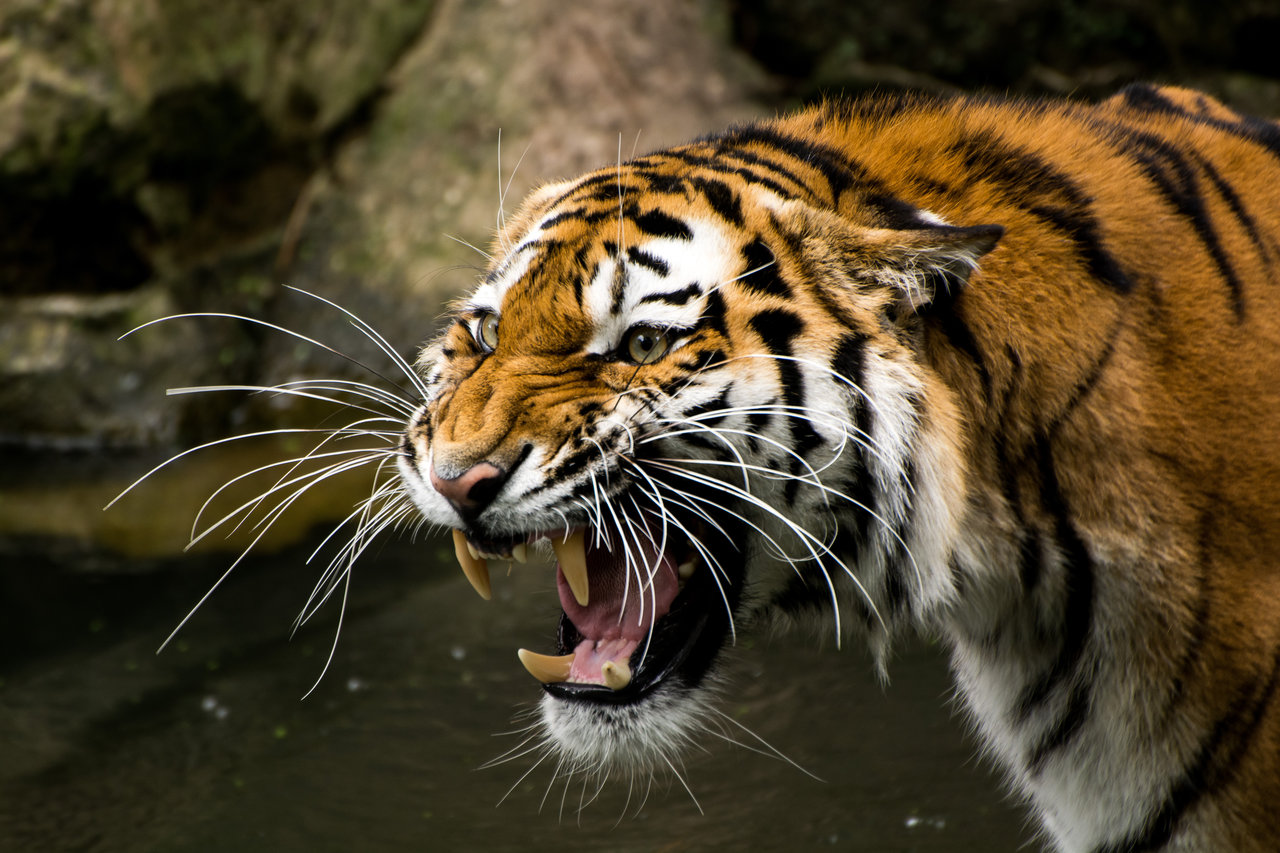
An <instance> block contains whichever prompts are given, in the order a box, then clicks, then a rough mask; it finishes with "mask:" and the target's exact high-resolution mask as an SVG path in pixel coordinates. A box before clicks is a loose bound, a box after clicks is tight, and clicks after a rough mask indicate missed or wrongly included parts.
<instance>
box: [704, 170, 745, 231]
mask: <svg viewBox="0 0 1280 853" xmlns="http://www.w3.org/2000/svg"><path fill="white" fill-rule="evenodd" d="M693 187H694V189H696V190H697V191H698V192H700V193H702V195H703V197H704V198H706V200H707V203H708V204H710V205H711V209H712V210H714V211H715V212H716V213H718V214H719V215H720V218H721V219H723V220H724V221H725V222H728V223H729V224H730V225H734V226H738V227H741V226H742V222H743V220H742V202H741V200H739V198H738V194H737V193H735V192H734V191H733V190H731V189H729V185H728V184H726V183H725V182H723V181H717V180H715V179H714V178H694V179H693Z"/></svg>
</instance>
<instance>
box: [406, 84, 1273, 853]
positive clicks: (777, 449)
mask: <svg viewBox="0 0 1280 853" xmlns="http://www.w3.org/2000/svg"><path fill="white" fill-rule="evenodd" d="M1277 152H1280V129H1277V126H1276V125H1275V124H1273V123H1271V122H1265V121H1261V120H1258V119H1253V118H1250V117H1248V116H1242V115H1239V114H1237V113H1235V112H1233V111H1231V110H1230V109H1228V108H1227V107H1225V106H1223V105H1222V104H1219V103H1217V102H1216V101H1213V100H1211V99H1209V98H1207V97H1205V96H1203V95H1200V94H1198V93H1194V92H1187V91H1184V90H1168V89H1153V88H1149V87H1133V88H1131V89H1128V90H1126V91H1124V92H1122V93H1121V94H1119V95H1117V96H1116V97H1114V98H1112V99H1110V100H1108V101H1105V102H1103V103H1101V104H1098V105H1094V106H1086V105H1080V104H1074V103H1057V102H1028V103H1022V102H1018V103H1011V102H1001V101H996V100H991V99H970V98H948V99H942V100H932V99H919V98H910V97H901V98H888V99H880V100H877V99H869V100H865V101H860V102H854V103H828V104H824V105H821V106H819V107H815V108H813V109H810V110H807V111H802V112H800V113H797V114H796V115H793V116H790V117H787V118H783V119H778V120H775V121H771V122H764V123H761V124H755V125H746V126H743V127H739V128H735V129H731V130H729V131H726V132H725V133H722V134H719V135H715V136H711V137H708V138H706V139H704V140H701V141H699V142H695V143H693V144H690V145H687V146H683V147H678V148H673V149H669V150H666V151H662V152H658V153H656V154H651V155H648V156H645V157H641V158H639V159H637V160H633V161H632V162H630V163H624V164H619V165H617V166H616V167H612V168H607V169H603V170H601V171H599V172H595V173H592V174H588V175H586V176H584V177H582V178H580V179H578V180H574V181H569V182H566V183H560V184H553V185H550V186H547V187H544V188H543V189H541V190H539V191H538V192H536V193H534V194H533V196H532V197H531V198H530V199H529V200H528V201H527V202H526V203H525V205H524V207H523V209H522V211H521V212H520V214H519V215H518V216H517V217H516V218H515V219H514V220H513V221H512V223H511V225H510V227H507V228H505V229H504V230H503V231H502V232H501V233H500V234H499V237H498V240H497V243H496V246H495V251H494V261H493V263H492V265H491V267H490V269H489V270H488V272H487V273H486V274H485V276H484V277H483V280H482V281H481V282H480V284H479V286H478V288H477V289H476V290H475V292H474V293H472V294H471V295H470V296H469V297H467V298H466V299H464V300H463V301H462V302H461V303H460V304H459V305H458V306H457V308H456V311H455V322H454V323H453V324H452V326H451V327H450V328H448V330H447V331H446V332H445V333H444V334H443V336H442V337H441V338H440V339H439V340H437V341H436V342H434V343H433V344H431V345H429V346H428V347H427V348H426V349H425V351H424V352H423V354H422V357H421V360H420V363H419V368H420V371H421V376H422V378H421V385H420V390H421V392H422V398H423V399H422V403H421V406H420V407H419V408H418V409H417V411H416V413H415V414H414V415H413V416H412V417H411V418H410V420H409V423H408V424H407V426H406V428H405V431H404V434H403V437H402V441H401V444H400V447H399V450H398V453H397V456H396V458H397V462H398V465H399V472H400V476H401V480H402V483H403V486H404V491H405V493H407V494H408V495H409V496H410V498H411V499H412V501H413V502H414V504H416V506H417V507H418V509H419V510H420V511H421V513H422V514H423V515H424V516H425V518H426V519H427V520H429V521H431V522H434V523H436V524H439V525H442V526H445V527H448V528H451V529H452V530H453V531H454V534H453V535H454V542H455V545H456V549H457V556H458V560H459V562H460V563H461V565H462V568H463V571H464V573H465V574H466V576H467V578H468V579H469V580H470V582H471V584H472V585H473V586H474V587H475V589H476V590H477V591H478V592H479V593H480V594H481V595H482V596H483V597H485V598H488V597H489V593H490V583H491V582H490V578H489V573H488V562H489V561H491V560H495V559H513V560H516V561H523V560H524V559H526V557H527V555H528V552H529V549H530V548H531V547H536V548H545V549H548V550H549V551H551V552H553V553H554V556H555V559H556V562H557V569H556V581H557V590H558V594H559V603H560V607H561V610H562V614H561V617H560V620H559V624H558V626H557V627H556V630H555V631H554V636H555V641H554V647H547V646H542V645H539V643H538V641H537V640H536V639H532V640H531V642H530V643H529V645H530V646H531V647H532V648H529V649H521V650H520V651H519V657H520V660H521V661H522V663H523V664H524V666H525V667H526V668H527V669H528V670H529V672H530V673H531V674H532V675H533V676H535V677H536V678H537V679H538V681H540V682H541V683H542V685H543V689H544V696H543V699H542V706H541V715H542V723H543V726H544V731H545V739H546V743H547V744H548V745H549V746H550V747H551V748H552V749H554V750H555V751H557V752H558V753H559V758H560V760H559V764H558V766H559V767H561V768H562V769H565V770H567V771H569V772H584V773H588V774H599V775H609V774H614V773H622V774H627V773H633V774H635V773H639V774H645V773H651V772H653V771H654V770H655V769H660V768H662V767H664V766H670V765H671V764H672V762H673V759H674V758H675V757H676V756H675V754H676V753H678V752H679V751H680V750H681V749H682V748H683V747H684V746H685V745H686V744H687V743H689V742H690V741H691V740H692V739H693V738H694V736H695V735H696V733H697V731H698V730H699V728H700V727H701V726H702V722H701V721H702V719H703V718H704V716H705V715H707V714H709V713H710V711H709V709H710V708H711V706H712V701H713V694H714V692H715V691H716V689H717V684H718V683H719V682H720V681H721V679H720V678H719V676H718V673H719V671H720V665H719V659H720V658H721V657H722V651H723V650H724V648H725V647H726V645H727V644H729V643H731V642H732V641H733V640H734V638H735V637H736V636H737V633H738V631H739V630H740V629H741V628H742V627H743V626H744V625H745V624H746V623H748V622H752V621H755V620H757V619H759V618H773V617H775V616H798V617H813V616H815V615H816V616H820V617H824V618H826V619H827V620H828V621H829V622H834V623H835V624H834V627H835V630H836V631H837V632H838V635H839V636H844V635H848V634H856V635H859V636H861V637H862V638H864V639H865V640H866V642H867V643H869V645H870V647H871V649H872V651H873V653H874V654H875V657H876V659H877V661H878V662H879V663H880V664H881V666H883V665H884V661H885V656H886V654H887V650H888V648H889V647H890V645H891V641H892V640H893V639H894V637H895V636H897V635H898V634H900V633H901V632H903V631H904V630H914V631H918V632H923V633H926V634H928V635H930V636H934V637H938V638H940V639H941V641H942V643H943V645H944V647H945V648H946V650H947V652H948V654H949V655H950V663H951V668H952V672H953V674H954V676H955V679H956V684H957V694H958V696H959V698H960V700H961V705H962V708H963V711H964V713H966V714H967V716H968V718H969V720H970V721H971V722H972V724H973V726H974V729H975V731H976V733H977V734H978V736H979V737H980V738H981V740H982V743H983V745H984V748H985V750H986V751H987V753H988V754H989V755H990V756H991V757H992V758H993V759H994V760H995V761H997V762H998V763H999V765H1000V766H1001V767H1002V768H1003V770H1004V771H1005V773H1006V775H1007V778H1008V779H1009V782H1010V785H1011V787H1012V788H1013V789H1014V790H1015V791H1016V792H1017V793H1018V794H1019V795H1020V796H1021V797H1023V798H1024V799H1025V801H1026V802H1027V803H1028V804H1029V806H1030V808H1031V809H1032V810H1033V812H1034V814H1035V815H1036V817H1037V818H1038V820H1039V822H1040V825H1041V827H1042V828H1043V830H1044V832H1045V835H1046V838H1048V839H1049V841H1050V843H1051V844H1053V845H1054V846H1055V847H1056V848H1057V849H1060V850H1071V851H1075V850H1081V851H1086V850H1087V851H1127V850H1165V849H1167V850H1204V849H1232V850H1259V851H1262V850H1274V849H1278V848H1280V821H1277V820H1276V818H1275V812H1274V802H1275V800H1276V799H1277V798H1280V581H1277V577H1280V576H1278V575H1277V573H1276V566H1277V565H1280V500H1277V499H1276V496H1277V495H1280V381H1278V380H1277V377H1280V287H1277V286H1276V281H1278V280H1280V250H1278V249H1277V246H1280V156H1278V154H1277ZM548 629H549V630H548V635H552V633H553V632H552V631H551V630H550V626H548ZM550 645H551V644H548V646H550Z"/></svg>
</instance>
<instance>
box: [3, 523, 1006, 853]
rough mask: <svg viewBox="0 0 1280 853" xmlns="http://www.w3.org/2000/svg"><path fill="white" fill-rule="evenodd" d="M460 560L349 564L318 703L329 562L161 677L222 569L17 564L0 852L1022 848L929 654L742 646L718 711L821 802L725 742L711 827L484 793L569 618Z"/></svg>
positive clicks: (502, 774)
mask: <svg viewBox="0 0 1280 853" xmlns="http://www.w3.org/2000/svg"><path fill="white" fill-rule="evenodd" d="M449 550H450V549H449V547H448V545H447V544H446V543H445V542H443V541H435V540H428V541H419V542H417V543H413V542H410V541H407V540H397V539H395V538H394V537H389V538H388V540H387V541H386V543H385V544H384V545H383V546H382V547H381V548H377V547H375V549H374V552H373V553H370V554H369V555H367V558H366V559H365V560H363V561H362V562H361V563H359V564H358V565H357V567H356V573H355V577H354V580H353V583H352V586H351V599H350V601H349V602H348V606H347V608H346V614H345V618H344V620H343V625H342V634H341V640H340V642H339V644H338V646H337V651H336V653H335V654H334V657H333V661H332V663H331V664H330V666H329V667H328V671H327V674H325V676H324V678H323V680H322V681H321V682H320V684H319V686H318V687H317V688H316V690H315V691H314V692H313V693H311V695H310V696H309V697H307V698H305V699H303V698H302V697H303V695H304V694H306V693H307V691H308V689H309V688H310V687H311V684H312V682H313V680H314V679H315V678H316V677H317V676H318V675H319V674H320V672H321V671H322V669H323V668H324V662H325V659H326V657H327V656H328V654H329V646H330V642H331V640H332V637H333V632H334V629H335V625H336V620H337V615H338V608H337V607H336V606H330V607H329V608H327V609H326V611H325V612H324V613H322V615H321V616H320V617H319V618H318V619H316V620H314V621H313V622H312V623H310V624H308V625H307V626H305V627H303V628H302V629H301V630H300V631H299V632H298V633H297V634H296V635H295V636H294V637H293V638H292V639H290V637H289V630H290V623H291V621H292V619H293V617H294V615H295V614H296V613H297V611H298V610H299V609H300V607H301V606H302V603H303V601H304V600H305V599H306V596H307V594H308V593H309V592H310V590H311V587H312V585H313V583H314V581H315V578H316V576H317V574H318V572H319V569H318V568H317V567H315V566H306V565H304V564H303V561H304V560H305V558H306V555H307V554H308V553H309V551H310V549H309V548H306V547H302V546H298V547H295V548H292V549H289V550H286V551H283V552H280V553H277V554H274V555H270V556H267V557H263V558H258V559H251V560H249V561H247V562H246V563H245V564H243V565H241V566H240V567H239V568H237V569H236V572H235V574H234V575H233V576H232V577H231V578H230V579H229V581H228V582H227V583H226V584H225V585H224V587H223V588H222V589H221V590H220V591H219V592H218V593H217V594H216V595H215V596H214V597H213V598H212V599H211V600H210V601H209V603H208V604H206V605H205V607H204V608H202V609H201V611H200V612H199V613H198V615H197V616H196V617H195V618H194V619H193V620H192V621H191V623H189V624H188V626H187V627H186V628H185V629H184V630H183V631H182V633H181V634H180V635H179V637H178V639H177V640H176V641H175V642H174V643H173V644H172V645H170V646H169V647H168V648H167V649H166V650H165V651H164V652H162V653H161V654H159V655H157V654H155V649H156V647H157V646H158V645H159V643H160V642H161V641H162V640H163V639H164V637H165V636H166V635H167V634H168V633H169V631H170V630H171V629H172V627H173V626H174V625H175V624H176V623H177V622H178V621H179V619H181V617H182V615H183V614H185V613H186V611H187V610H188V608H189V607H190V605H191V604H192V603H194V602H195V601H196V600H197V599H198V598H199V597H200V595H201V594H203V592H204V591H205V589H207V587H208V586H209V585H210V584H211V583H212V582H213V581H214V580H216V578H217V577H218V575H220V574H221V573H222V571H223V570H224V569H225V567H226V565H227V564H228V562H229V558H228V557H227V556H226V555H224V554H215V555H206V556H200V555H195V556H188V557H185V558H180V559H178V560H175V561H172V562H166V561H161V560H157V559H155V558H150V559H148V560H147V561H146V565H145V568H146V571H145V572H144V571H139V568H140V566H139V565H138V564H137V561H136V560H131V559H128V558H112V559H104V558H102V557H101V556H100V555H96V554H95V553H94V552H93V550H92V549H87V548H83V547H81V548H59V547H53V546H48V545H42V546H36V545H29V546H28V547H15V546H13V544H12V543H10V545H9V550H8V552H7V553H5V554H4V556H3V557H0V562H2V565H0V644H2V645H0V850H3V851H28V850H30V851H55V850H80V851H153V850H154V851H256V850H271V851H295V850H296V851H303V850H305V851H330V850H332V851H339V850H472V849H475V850H480V849H483V850H495V851H502V850H512V851H515V850H519V851H539V850H555V851H575V850H618V851H651V850H660V851H685V850H690V851H693V850H706V849H712V848H715V849H726V850H735V849H741V850H746V849H751V850H828V849H835V850H866V851H963V850H974V851H978V850H981V851H987V850H1014V849H1017V848H1019V847H1020V846H1021V845H1023V844H1024V843H1025V842H1026V840H1027V839H1028V838H1029V837H1030V834H1029V833H1028V832H1026V831H1025V830H1024V829H1023V821H1022V817H1021V814H1020V813H1019V812H1018V811H1017V810H1016V809H1015V808H1014V807H1013V806H1011V805H1009V804H1008V803H1007V802H1005V800H1004V798H1003V796H1002V793H1001V789H1000V787H999V785H998V783H997V782H996V780H995V779H994V778H993V776H992V774H990V773H989V772H988V771H987V770H986V768H985V766H983V765H982V764H981V763H980V762H978V761H977V759H976V758H975V757H974V754H975V749H974V747H973V745H972V743H971V742H970V741H967V740H966V739H965V738H964V737H963V736H962V732H961V726H960V724H959V722H958V721H956V720H955V719H953V718H952V717H951V716H950V715H949V713H948V711H947V710H946V706H947V695H948V686H947V678H946V675H945V669H944V666H943V664H942V661H941V659H940V657H939V655H938V654H937V652H936V651H935V650H931V649H928V648H924V647H917V648H913V649H908V650H905V651H904V652H903V653H902V654H900V655H899V656H898V658H897V660H896V661H895V664H894V666H893V668H892V676H893V682H892V684H891V686H890V687H888V688H887V689H882V688H881V687H880V686H879V685H878V684H877V683H876V682H875V680H874V678H873V677H872V676H871V673H870V666H869V662H868V659H867V657H866V655H865V654H864V653H863V652H862V651H860V650H848V649H846V650H844V651H837V650H835V649H834V648H827V649H819V648H818V645H819V644H818V643H816V642H815V641H814V640H813V638H812V637H803V636H788V637H774V638H764V637H759V636H756V637H746V638H744V639H742V640H741V641H740V643H739V646H738V648H737V649H735V650H734V651H733V653H732V658H733V666H732V671H733V677H732V679H731V682H730V686H729V689H728V690H727V691H726V696H725V700H724V703H723V705H722V709H723V710H724V711H725V712H726V713H727V714H728V715H729V716H731V717H732V718H733V719H734V720H736V721H738V722H739V723H741V724H742V725H744V726H746V727H748V728H750V730H751V731H753V732H755V733H756V734H758V735H759V736H760V737H762V738H764V739H765V740H767V741H768V742H769V743H770V744H772V745H773V746H774V747H776V748H777V749H778V750H780V751H782V752H783V753H785V754H786V755H787V756H788V757H789V758H790V759H792V760H793V761H794V762H796V763H797V764H799V765H801V766H802V767H804V768H805V769H806V770H807V771H808V772H809V773H811V774H813V775H814V776H817V777H820V779H821V780H822V781H818V780H815V779H814V778H812V777H810V776H808V775H805V774H804V773H802V772H800V771H798V770H797V769H795V768H794V767H792V766H790V765H788V764H786V763H784V762H782V761H779V760H777V759H775V758H770V757H766V756H762V755H760V754H757V753H754V752H751V751H749V750H747V749H743V748H741V747H738V746H732V745H729V744H726V743H723V742H719V741H714V739H710V738H709V739H708V742H707V743H706V744H705V746H706V747H707V751H706V752H696V753H694V754H691V755H690V756H689V757H688V760H687V762H686V764H685V767H684V772H683V775H684V778H685V780H686V781H687V783H688V786H689V788H690V789H692V792H693V796H695V797H696V798H697V804H698V805H696V806H695V804H694V801H693V799H692V798H691V797H690V795H689V794H688V793H687V792H686V791H685V790H684V788H683V787H682V786H681V784H680V783H679V782H676V781H672V780H663V781H661V782H660V783H658V784H655V786H654V787H653V789H652V790H651V791H650V792H649V794H648V798H647V800H645V801H644V804H643V807H640V808H638V813H636V812H637V806H638V804H639V802H640V799H641V793H640V792H633V793H632V796H631V799H630V800H628V796H627V795H628V792H627V790H626V787H625V785H619V786H613V787H609V788H606V789H605V790H604V791H603V792H601V793H600V794H599V796H596V797H594V799H593V795H594V794H595V791H594V788H588V789H587V790H585V791H584V790H583V787H582V785H581V784H580V783H575V784H573V785H570V786H567V787H566V786H565V785H563V784H559V783H556V782H555V781H554V780H553V778H552V774H551V770H550V769H549V767H547V766H540V767H537V768H536V769H534V770H533V771H532V772H531V773H529V774H528V775H527V776H523V778H522V774H524V773H525V771H527V770H529V768H530V766H531V765H532V763H533V759H532V758H529V757H526V758H523V759H518V760H515V761H512V762H509V763H506V764H502V765H499V766H497V767H494V768H490V769H479V768H480V767H481V765H483V764H485V763H486V762H487V761H489V760H490V759H493V758H494V757H496V756H498V755H499V754H501V753H503V752H504V751H506V750H507V749H509V748H511V747H513V746H515V745H516V744H517V743H519V738H518V737H516V736H514V735H510V734H506V735H504V734H500V733H503V732H512V731H514V730H515V729H517V728H519V727H521V726H522V725H524V723H523V722H521V721H519V720H516V719H514V718H515V715H516V714H517V713H518V712H519V711H520V710H521V709H528V708H530V707H531V706H532V704H533V702H534V701H536V699H537V696H538V694H539V690H538V688H537V686H536V685H535V684H534V683H533V681H532V680H531V679H530V678H529V676H528V675H527V674H526V673H524V671H523V670H522V669H521V668H520V666H519V664H518V663H517V661H516V657H515V650H516V648H517V647H519V646H530V647H533V648H547V647H548V646H549V637H550V634H551V632H552V631H553V629H554V624H555V613H556V612H557V605H556V598H555V595H554V592H553V582H552V575H551V569H550V568H549V567H546V566H542V567H535V566H526V567H520V568H519V570H518V571H517V572H515V573H514V574H513V575H512V576H510V577H499V576H496V575H495V578H494V586H495V596H494V601H492V602H488V603H486V602H483V601H481V600H480V599H479V598H478V597H477V596H476V595H475V594H474V593H473V592H472V591H471V589H470V587H469V586H468V585H467V584H466V582H465V581H464V580H463V579H462V577H461V572H460V571H459V570H458V569H457V567H456V565H455V564H454V563H453V562H452V559H451V557H450V555H449ZM827 645H828V646H830V645H832V644H831V643H830V642H828V643H827ZM739 739H741V740H749V737H748V736H747V735H743V734H741V733H739ZM508 789H510V790H511V792H510V795H509V796H506V799H505V801H504V802H502V803H501V805H499V804H498V803H499V801H500V800H502V799H503V797H504V795H506V794H507V791H508ZM584 800H593V801H592V802H590V804H589V805H588V806H587V807H586V808H585V809H580V808H579V805H580V803H581V802H582V801H584ZM699 806H700V807H701V812H700V811H699ZM624 811H625V812H626V813H627V816H626V817H625V818H622V819H621V820H619V818H620V816H621V815H622V814H623V813H624Z"/></svg>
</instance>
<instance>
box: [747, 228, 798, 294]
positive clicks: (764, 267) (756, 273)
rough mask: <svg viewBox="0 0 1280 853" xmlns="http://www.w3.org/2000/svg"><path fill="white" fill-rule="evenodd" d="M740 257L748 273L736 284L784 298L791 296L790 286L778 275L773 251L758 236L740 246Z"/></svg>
mask: <svg viewBox="0 0 1280 853" xmlns="http://www.w3.org/2000/svg"><path fill="white" fill-rule="evenodd" d="M742 259H743V261H744V262H745V263H746V269H747V270H748V271H751V273H750V275H744V276H742V277H741V278H739V279H738V280H737V282H736V284H737V285H738V286H739V287H743V288H746V289H748V290H754V291H756V292H757V293H767V294H769V295H772V296H780V297H782V298H784V299H786V298H789V297H790V296H791V288H790V287H788V286H787V283H786V282H785V281H783V279H782V276H780V275H778V262H777V259H776V258H774V256H773V252H771V251H769V247H768V246H766V245H765V244H764V241H763V240H761V239H760V238H759V237H757V238H756V239H754V240H752V241H751V242H750V243H748V244H747V245H745V246H743V247H742Z"/></svg>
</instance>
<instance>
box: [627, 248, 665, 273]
mask: <svg viewBox="0 0 1280 853" xmlns="http://www.w3.org/2000/svg"><path fill="white" fill-rule="evenodd" d="M627 260H629V261H631V263H633V264H635V265H636V266H639V267H644V268H645V269H650V270H653V271H654V272H656V273H657V274H658V275H661V276H666V275H669V274H670V273H671V267H669V266H667V262H666V261H664V260H663V259H662V258H659V257H658V256H657V255H653V254H650V253H649V252H646V251H645V250H644V249H637V248H636V247H635V246H632V247H631V248H629V249H627Z"/></svg>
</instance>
